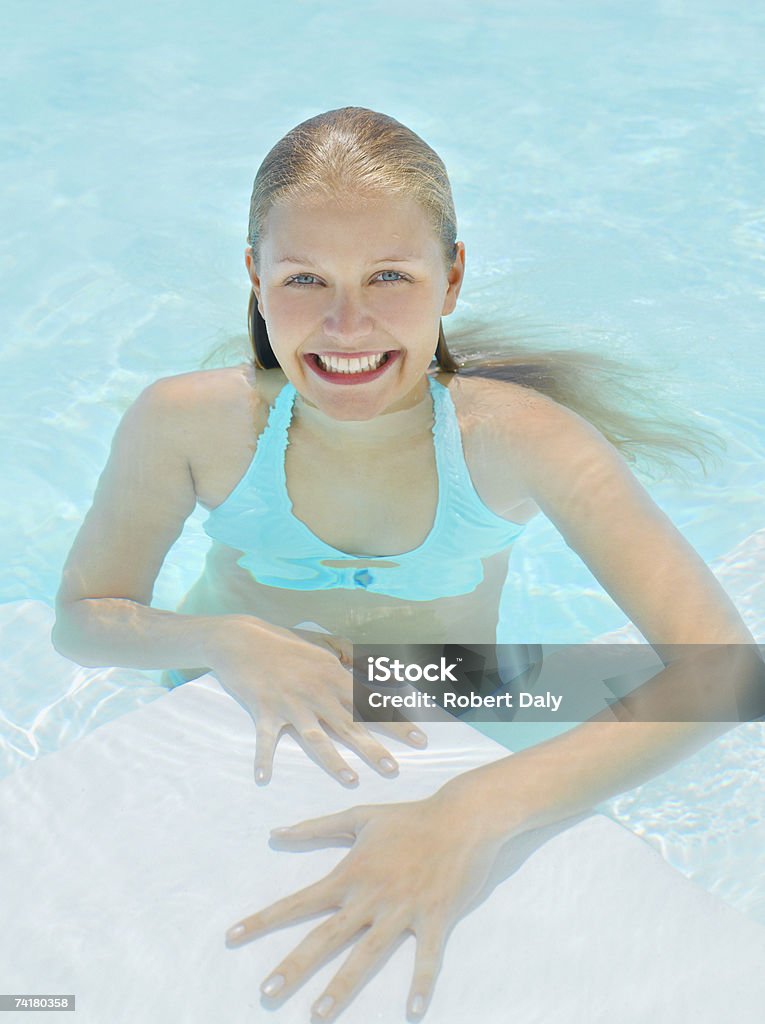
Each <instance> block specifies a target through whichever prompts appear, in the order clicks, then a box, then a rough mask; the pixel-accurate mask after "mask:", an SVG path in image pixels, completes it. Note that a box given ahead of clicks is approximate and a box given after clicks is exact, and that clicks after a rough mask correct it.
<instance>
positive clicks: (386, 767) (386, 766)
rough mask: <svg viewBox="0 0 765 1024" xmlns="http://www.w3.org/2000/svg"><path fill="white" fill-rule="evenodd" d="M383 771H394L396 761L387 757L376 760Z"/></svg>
mask: <svg viewBox="0 0 765 1024" xmlns="http://www.w3.org/2000/svg"><path fill="white" fill-rule="evenodd" d="M377 763H378V764H379V765H380V767H381V768H382V770H383V771H384V772H395V770H396V762H395V761H391V759H390V758H389V757H381V758H380V760H379V761H378V762H377Z"/></svg>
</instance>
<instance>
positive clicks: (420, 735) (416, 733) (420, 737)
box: [409, 729, 425, 743]
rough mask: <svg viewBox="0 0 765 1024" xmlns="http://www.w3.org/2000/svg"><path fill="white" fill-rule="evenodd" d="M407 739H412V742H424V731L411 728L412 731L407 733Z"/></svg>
mask: <svg viewBox="0 0 765 1024" xmlns="http://www.w3.org/2000/svg"><path fill="white" fill-rule="evenodd" d="M409 739H410V740H412V742H413V743H424V742H425V733H424V732H420V730H419V729H412V731H411V732H410V733H409Z"/></svg>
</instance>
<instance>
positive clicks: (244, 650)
mask: <svg viewBox="0 0 765 1024" xmlns="http://www.w3.org/2000/svg"><path fill="white" fill-rule="evenodd" d="M304 637H305V638H304ZM351 653H352V647H351V644H350V642H349V641H347V640H345V639H344V638H342V637H335V636H333V635H332V634H327V633H318V632H317V633H314V632H312V631H310V630H305V631H304V630H290V629H285V628H282V627H280V626H273V625H271V624H267V623H265V622H260V621H258V620H254V621H253V620H250V621H246V620H244V621H242V622H240V623H231V622H228V623H227V633H226V642H225V645H224V644H221V645H220V648H219V650H218V651H216V654H215V656H214V657H213V658H211V659H210V660H211V662H214V664H211V665H210V667H211V669H212V671H213V672H214V673H215V676H216V678H217V679H218V681H219V682H220V684H221V686H222V687H223V688H224V690H226V691H227V692H228V693H230V694H231V695H232V697H234V698H235V699H236V700H237V701H238V702H239V703H240V704H241V705H242V707H244V708H245V709H246V710H247V711H249V713H250V714H251V715H252V718H253V720H254V722H255V737H256V740H255V742H256V746H255V781H256V782H257V783H258V784H260V785H265V784H266V783H267V782H268V781H269V780H270V778H271V772H272V767H273V760H274V752H275V750H276V745H277V743H278V741H279V736H280V734H281V732H282V730H283V729H289V730H290V731H292V732H293V734H294V736H295V738H296V739H297V741H298V742H299V743H300V745H301V746H302V747H303V749H304V750H305V752H306V753H307V754H308V755H309V757H312V758H313V759H314V760H316V761H317V762H318V763H319V764H320V765H321V766H322V767H323V768H324V769H325V770H326V771H327V772H329V774H330V775H332V776H333V777H334V778H336V779H337V780H338V781H339V782H341V783H342V784H344V785H348V786H352V785H355V784H356V783H357V782H358V776H357V775H356V772H355V771H354V770H353V769H352V768H351V767H350V765H349V764H348V763H347V761H345V759H344V758H343V757H342V755H341V754H340V753H339V751H338V750H337V748H336V747H335V743H334V742H333V740H334V739H340V740H342V742H343V743H344V744H345V745H346V746H347V747H350V748H351V749H352V750H355V751H356V753H357V754H359V755H360V756H361V757H362V758H363V759H364V760H365V761H367V762H368V763H369V764H370V765H371V766H372V767H373V768H375V769H376V770H377V771H378V772H379V773H380V774H381V775H383V776H386V777H393V776H395V775H396V774H397V771H398V765H397V763H396V760H395V758H394V757H393V756H392V755H391V753H390V751H389V750H387V749H386V748H385V747H384V746H383V745H382V744H381V743H380V742H378V740H376V739H375V738H374V737H373V736H372V735H371V734H370V733H369V731H368V730H367V729H366V728H365V726H364V725H363V723H361V722H355V721H354V720H353V677H352V674H351V672H350V671H349V669H350V667H351ZM344 666H347V667H344ZM380 726H381V727H383V728H384V729H385V731H386V732H388V733H389V734H390V735H391V736H394V737H395V738H396V739H399V740H401V741H402V742H404V743H407V744H408V745H409V746H412V747H415V748H418V749H422V748H423V747H424V746H425V745H426V743H427V738H426V736H425V734H424V733H423V732H422V731H421V730H420V729H419V728H417V726H416V725H413V724H412V723H411V722H406V721H403V722H386V723H380Z"/></svg>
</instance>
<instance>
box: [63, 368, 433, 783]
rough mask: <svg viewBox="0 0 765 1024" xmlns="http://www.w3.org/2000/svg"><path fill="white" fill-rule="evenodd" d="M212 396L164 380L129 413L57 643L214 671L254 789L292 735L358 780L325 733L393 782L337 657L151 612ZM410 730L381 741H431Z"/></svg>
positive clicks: (105, 658) (249, 619) (92, 516)
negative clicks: (246, 747)
mask: <svg viewBox="0 0 765 1024" xmlns="http://www.w3.org/2000/svg"><path fill="white" fill-rule="evenodd" d="M192 376H193V377H194V378H195V379H190V378H191V377H192ZM206 386H207V387H212V383H210V384H209V386H208V385H206V382H205V380H204V379H203V378H202V377H201V375H200V376H199V377H197V376H196V375H184V376H181V377H170V378H164V379H162V380H159V381H157V382H156V383H155V384H152V385H151V386H150V387H148V388H146V390H145V391H143V392H142V394H141V395H140V396H139V397H138V399H137V400H136V401H135V403H134V404H133V405H132V406H131V407H130V409H128V411H127V412H126V413H125V416H124V417H123V419H122V421H121V423H120V425H119V427H118V429H117V432H116V434H115V437H114V441H113V442H112V448H111V453H110V456H109V459H108V462H107V464H106V467H105V469H104V471H103V473H102V474H101V477H100V479H99V481H98V486H97V488H96V492H95V495H94V499H93V505H92V507H91V509H90V510H89V512H88V513H87V515H86V517H85V520H84V522H83V524H82V527H81V528H80V531H79V533H78V534H77V537H76V538H75V541H74V544H73V546H72V550H71V552H70V554H69V557H68V558H67V561H66V564H65V566H64V570H63V575H62V581H61V586H60V589H59V592H58V594H57V597H56V622H55V626H54V628H53V634H52V639H53V644H54V646H55V647H56V650H58V651H59V653H60V654H63V655H64V656H65V657H67V658H70V659H71V660H72V661H75V662H78V663H79V664H81V665H86V666H92V667H95V666H101V665H109V666H121V667H125V668H137V669H145V668H154V669H161V668H177V667H183V666H186V667H188V666H192V665H195V666H198V665H204V666H206V667H209V668H210V669H211V670H212V671H213V672H214V673H215V675H216V676H217V678H218V680H219V682H220V683H221V685H222V686H223V687H224V689H226V690H227V691H228V692H229V693H231V694H232V696H234V697H235V698H236V699H237V700H238V701H239V702H240V703H241V704H242V705H243V706H244V707H245V708H246V709H247V710H248V711H249V712H250V713H251V714H252V716H253V718H254V720H255V724H256V729H257V756H256V777H257V778H258V781H267V780H268V778H269V777H270V772H271V763H272V760H273V753H274V749H275V746H276V742H277V740H278V736H279V733H280V731H281V729H282V728H284V727H285V726H291V727H293V728H294V729H295V731H296V733H297V737H298V739H299V740H300V742H301V743H302V745H303V747H304V748H305V749H306V751H307V752H308V753H309V754H311V755H312V756H313V757H314V758H315V759H316V760H317V761H318V762H319V763H320V764H321V765H322V766H323V767H324V768H325V769H326V770H328V771H329V772H330V773H331V774H332V775H334V776H335V777H336V778H339V779H340V780H341V781H346V782H354V781H355V772H353V771H351V770H350V768H349V765H348V764H347V762H346V761H344V759H343V758H342V757H341V756H340V754H339V752H338V751H337V749H336V748H335V746H334V744H333V743H332V741H331V740H330V738H329V736H328V735H327V732H326V731H325V728H324V724H326V725H329V726H330V727H331V728H332V729H333V731H334V732H335V733H336V734H337V735H338V736H339V737H340V738H341V739H342V740H343V741H344V742H345V743H346V744H347V745H348V746H350V747H352V748H353V749H355V750H356V751H358V753H360V754H361V755H362V757H364V758H365V760H367V761H368V762H369V763H370V764H372V765H374V766H375V767H376V768H377V770H378V771H381V772H382V774H385V775H390V774H392V773H395V767H396V766H395V762H394V761H393V760H392V758H391V755H390V753H389V752H388V750H387V749H386V748H385V747H383V746H382V745H381V744H380V743H378V742H377V740H375V739H374V738H373V737H372V736H371V735H370V734H369V733H368V731H367V730H366V729H365V728H364V727H363V725H361V723H356V722H354V721H353V718H352V715H351V713H350V704H349V702H350V699H351V689H352V688H351V680H350V675H349V673H348V672H347V671H346V669H345V668H343V666H342V665H341V662H340V660H339V654H338V653H337V652H334V653H333V652H331V651H330V650H328V649H327V648H322V647H318V646H316V645H315V644H313V643H309V642H308V641H306V640H303V639H301V638H300V637H299V636H297V635H296V634H295V633H294V632H292V631H291V630H289V629H284V628H282V627H280V626H276V625H274V624H273V623H269V622H267V621H265V620H263V619H258V618H256V617H254V616H251V615H244V614H242V615H211V616H207V615H184V614H180V613H178V612H168V611H162V610H160V609H156V608H151V607H149V605H150V603H151V598H152V592H153V588H154V583H155V581H156V578H157V576H158V574H159V570H160V568H161V567H162V563H163V561H164V558H165V555H166V554H167V552H168V550H169V549H170V547H171V546H172V545H173V543H174V542H175V541H176V540H177V538H178V537H179V535H180V533H181V531H182V529H183V524H184V522H185V520H186V519H187V518H188V516H189V515H190V514H191V512H192V511H193V509H194V507H195V505H196V490H195V486H194V479H193V474H192V469H191V465H190V463H189V456H188V451H189V447H190V440H189V439H190V438H192V437H193V436H194V433H195V432H198V430H199V419H200V415H203V406H204V403H205V398H206V395H205V388H206ZM195 388H200V389H201V393H200V394H199V395H198V396H197V395H195V394H194V389H195ZM322 723H324V724H322ZM412 728H413V727H412V726H408V727H407V726H405V725H403V724H395V723H391V727H388V728H386V731H388V732H389V733H391V734H392V735H395V736H397V737H398V738H400V739H403V740H404V741H405V742H409V743H414V745H416V746H421V745H422V741H423V740H424V736H422V734H421V733H419V730H416V729H415V730H414V732H415V734H419V736H420V737H422V738H421V739H419V740H418V739H417V738H416V736H415V737H411V736H410V735H409V732H411V731H412ZM345 772H347V773H349V774H348V775H343V774H342V773H345Z"/></svg>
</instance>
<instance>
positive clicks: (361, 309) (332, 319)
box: [324, 291, 374, 342]
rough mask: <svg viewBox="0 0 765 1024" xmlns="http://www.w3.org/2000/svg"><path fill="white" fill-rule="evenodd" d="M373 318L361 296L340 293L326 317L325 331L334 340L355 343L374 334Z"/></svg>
mask: <svg viewBox="0 0 765 1024" xmlns="http://www.w3.org/2000/svg"><path fill="white" fill-rule="evenodd" d="M373 326H374V325H373V321H372V317H371V316H370V315H369V310H368V309H367V308H366V306H365V305H364V302H363V300H362V298H361V296H357V295H353V294H351V293H350V292H347V291H346V292H342V293H340V292H338V293H337V294H336V296H335V299H334V301H333V302H332V305H331V307H330V308H329V309H328V310H327V313H326V316H325V317H324V330H325V331H326V333H327V334H328V335H329V336H330V337H333V338H337V339H338V340H344V341H351V342H352V341H355V340H356V339H357V338H364V337H366V336H367V335H368V334H370V333H371V332H372V328H373Z"/></svg>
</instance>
